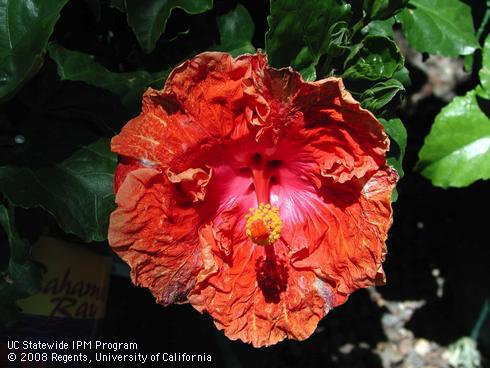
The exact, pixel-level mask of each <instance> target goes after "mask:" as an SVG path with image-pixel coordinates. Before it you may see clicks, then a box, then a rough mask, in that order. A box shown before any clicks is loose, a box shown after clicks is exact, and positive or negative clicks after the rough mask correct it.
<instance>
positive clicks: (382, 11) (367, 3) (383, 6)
mask: <svg viewBox="0 0 490 368" xmlns="http://www.w3.org/2000/svg"><path fill="white" fill-rule="evenodd" d="M407 3H408V0H364V1H363V3H362V8H363V10H364V12H365V14H366V18H367V19H373V20H376V19H378V20H379V19H387V18H389V17H391V16H393V15H394V14H395V13H397V12H398V11H399V10H400V9H401V8H403V7H404V6H406V4H407Z"/></svg>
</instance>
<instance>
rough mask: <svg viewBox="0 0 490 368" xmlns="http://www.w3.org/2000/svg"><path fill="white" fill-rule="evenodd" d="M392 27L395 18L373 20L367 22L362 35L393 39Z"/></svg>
mask: <svg viewBox="0 0 490 368" xmlns="http://www.w3.org/2000/svg"><path fill="white" fill-rule="evenodd" d="M394 25H395V18H393V17H391V18H388V19H385V20H373V21H372V22H369V23H368V25H366V26H365V27H364V28H363V29H362V33H364V34H370V35H376V36H385V37H389V38H393V37H394V32H393V26H394Z"/></svg>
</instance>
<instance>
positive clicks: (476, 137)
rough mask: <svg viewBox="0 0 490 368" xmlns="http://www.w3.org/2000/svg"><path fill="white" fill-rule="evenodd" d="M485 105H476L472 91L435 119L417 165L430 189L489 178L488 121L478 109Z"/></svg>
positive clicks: (474, 94) (458, 185) (454, 101)
mask: <svg viewBox="0 0 490 368" xmlns="http://www.w3.org/2000/svg"><path fill="white" fill-rule="evenodd" d="M488 103H489V102H488V101H479V100H478V98H477V92H476V91H475V90H473V91H470V92H468V93H467V94H466V95H465V96H463V97H456V98H455V99H454V100H453V101H452V102H451V103H449V104H448V105H447V106H446V107H444V108H443V109H442V110H441V112H440V113H439V114H438V115H437V116H436V119H435V122H434V124H433V125H432V129H431V131H430V133H429V135H428V136H427V137H426V138H425V143H424V145H423V147H422V149H421V150H420V152H419V162H418V163H417V169H418V170H420V171H421V173H422V175H423V176H425V177H426V178H428V179H430V180H431V181H432V184H433V185H435V186H439V187H443V188H447V187H465V186H467V185H470V184H471V183H473V182H475V181H476V180H479V179H489V178H490V119H489V118H488V115H486V114H485V112H484V111H482V109H481V107H480V104H483V105H485V104H486V105H487V107H488ZM486 110H487V109H486ZM487 112H488V110H487Z"/></svg>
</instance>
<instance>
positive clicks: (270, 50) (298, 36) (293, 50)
mask: <svg viewBox="0 0 490 368" xmlns="http://www.w3.org/2000/svg"><path fill="white" fill-rule="evenodd" d="M270 6H271V13H270V16H269V17H268V23H269V31H268V32H267V34H266V50H267V55H268V57H269V63H270V64H271V65H272V66H274V67H285V66H289V65H291V66H292V67H293V68H295V69H296V70H298V71H300V72H301V73H302V74H303V77H305V79H307V80H312V79H315V77H316V73H315V72H314V69H315V67H316V65H317V64H318V62H319V61H320V58H321V57H322V56H323V55H327V56H329V51H332V44H334V43H338V42H339V41H341V40H344V39H345V38H346V37H345V35H347V34H348V32H349V30H348V28H347V22H346V21H348V20H349V19H350V15H351V9H350V5H348V4H344V3H343V2H340V1H336V0H326V1H325V0H323V1H321V0H305V1H293V0H271V3H270ZM337 46H340V45H337ZM323 69H328V64H327V68H323ZM322 74H323V73H322Z"/></svg>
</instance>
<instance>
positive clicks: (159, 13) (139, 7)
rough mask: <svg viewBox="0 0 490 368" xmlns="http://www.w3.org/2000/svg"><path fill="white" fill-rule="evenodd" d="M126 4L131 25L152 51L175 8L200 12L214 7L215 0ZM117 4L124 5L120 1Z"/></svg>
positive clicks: (134, 0)
mask: <svg viewBox="0 0 490 368" xmlns="http://www.w3.org/2000/svg"><path fill="white" fill-rule="evenodd" d="M124 4H125V10H126V14H127V18H128V24H129V26H130V27H131V28H132V29H133V32H134V34H135V35H136V38H137V40H138V42H139V44H140V45H141V47H142V48H143V51H145V52H146V53H150V52H152V51H153V50H154V49H155V46H156V43H157V41H158V39H159V38H160V36H161V35H162V34H163V32H164V31H165V27H166V25H167V20H168V18H169V17H170V15H171V13H172V11H173V10H174V9H175V8H179V9H182V10H184V11H185V12H186V13H189V14H199V13H203V12H205V11H207V10H210V9H212V7H213V0H125V3H124ZM116 5H117V6H118V8H120V7H122V6H121V4H120V1H118V2H117V4H116Z"/></svg>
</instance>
